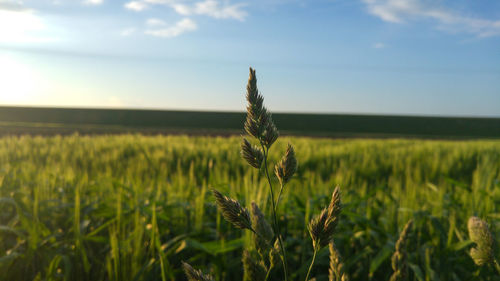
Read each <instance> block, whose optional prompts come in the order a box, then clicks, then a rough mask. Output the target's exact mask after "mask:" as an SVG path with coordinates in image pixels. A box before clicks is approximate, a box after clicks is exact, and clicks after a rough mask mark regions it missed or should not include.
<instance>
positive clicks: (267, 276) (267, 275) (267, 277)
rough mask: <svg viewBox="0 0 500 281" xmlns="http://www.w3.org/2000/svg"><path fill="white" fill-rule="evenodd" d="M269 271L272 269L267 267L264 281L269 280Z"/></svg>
mask: <svg viewBox="0 0 500 281" xmlns="http://www.w3.org/2000/svg"><path fill="white" fill-rule="evenodd" d="M271 269H273V268H272V267H271V266H270V265H269V269H268V270H267V273H266V279H264V281H267V279H269V274H270V273H271Z"/></svg>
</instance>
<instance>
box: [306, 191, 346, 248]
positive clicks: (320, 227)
mask: <svg viewBox="0 0 500 281" xmlns="http://www.w3.org/2000/svg"><path fill="white" fill-rule="evenodd" d="M341 210H342V207H341V202H340V189H339V187H336V188H335V190H334V191H333V194H332V199H331V201H330V204H329V205H328V208H325V209H323V210H322V211H321V213H320V214H319V215H318V216H316V217H314V218H313V219H312V220H311V222H310V223H309V234H310V235H311V238H312V241H313V247H314V248H315V249H316V248H317V249H321V248H323V247H325V246H326V245H328V243H330V241H332V239H333V233H334V232H335V228H336V227H337V224H338V221H339V216H340V211H341Z"/></svg>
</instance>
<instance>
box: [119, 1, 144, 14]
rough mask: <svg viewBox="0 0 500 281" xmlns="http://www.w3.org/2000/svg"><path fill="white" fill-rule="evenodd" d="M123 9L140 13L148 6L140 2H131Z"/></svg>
mask: <svg viewBox="0 0 500 281" xmlns="http://www.w3.org/2000/svg"><path fill="white" fill-rule="evenodd" d="M125 8H126V9H129V10H132V11H136V12H140V11H143V10H145V9H147V8H148V5H147V4H146V3H145V2H141V1H132V2H128V3H126V4H125Z"/></svg>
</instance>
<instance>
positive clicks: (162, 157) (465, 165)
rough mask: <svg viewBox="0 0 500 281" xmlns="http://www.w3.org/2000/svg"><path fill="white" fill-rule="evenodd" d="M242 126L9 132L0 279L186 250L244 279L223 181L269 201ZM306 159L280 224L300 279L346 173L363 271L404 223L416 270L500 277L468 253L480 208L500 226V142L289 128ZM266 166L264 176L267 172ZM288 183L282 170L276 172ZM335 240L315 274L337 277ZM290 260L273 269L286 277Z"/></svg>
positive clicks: (0, 150)
mask: <svg viewBox="0 0 500 281" xmlns="http://www.w3.org/2000/svg"><path fill="white" fill-rule="evenodd" d="M240 142H241V138H240V137H230V138H221V137H187V136H157V137H146V136H139V135H123V136H92V137H87V136H78V135H73V136H68V137H27V136H24V137H4V138H1V139H0V197H1V198H0V210H2V211H1V212H0V224H1V226H0V280H16V281H24V280H67V281H70V280H71V281H79V280H89V281H90V280H117V281H118V280H123V281H124V280H185V276H184V273H183V271H182V267H181V262H182V261H186V262H188V263H189V264H191V265H193V266H194V267H196V268H199V269H202V270H203V271H204V272H207V273H210V274H211V275H212V276H214V277H215V279H216V280H227V281H230V280H241V277H242V275H243V267H242V263H241V254H242V249H243V247H250V248H251V247H253V246H252V245H253V244H252V239H251V234H250V232H248V231H242V230H239V229H235V228H234V227H231V225H230V224H229V223H228V222H226V221H225V220H224V219H223V218H222V216H221V215H220V212H219V211H218V209H217V208H216V205H215V203H214V197H213V195H212V193H211V191H210V190H211V189H212V188H217V189H218V190H219V191H221V192H223V193H224V194H226V195H228V196H230V197H232V198H236V199H238V200H239V201H240V202H241V203H242V204H243V205H245V206H247V207H249V206H250V204H251V202H252V201H255V202H256V203H258V204H259V206H260V208H261V209H262V210H263V212H264V213H265V214H266V215H267V216H269V215H270V212H271V207H270V201H269V198H268V196H269V192H268V186H267V183H266V181H265V177H262V171H260V172H259V171H258V170H257V169H253V168H251V167H249V166H248V165H247V163H245V161H244V160H243V159H242V158H241V155H240ZM288 142H291V143H293V144H294V147H295V151H296V156H297V159H298V161H299V169H298V172H297V173H296V174H295V176H294V178H293V179H292V180H291V181H290V183H289V184H288V185H287V186H286V190H285V192H284V196H283V198H282V203H281V205H280V212H279V213H280V217H279V221H280V224H281V225H282V226H283V227H282V229H286V231H285V232H284V233H283V236H284V239H285V242H286V243H285V244H286V246H287V252H288V253H289V256H288V263H289V267H290V268H293V269H294V270H293V272H294V275H292V276H290V277H291V280H303V279H304V276H305V274H306V272H307V269H308V268H307V267H308V265H309V263H310V261H311V258H312V247H311V239H310V237H309V233H308V231H307V227H306V225H307V224H308V222H309V221H310V219H311V217H312V216H313V215H314V214H317V213H319V211H320V210H321V208H323V207H324V206H325V205H328V202H329V200H330V199H329V198H330V195H331V193H332V191H333V189H334V187H335V186H337V185H338V186H340V188H341V190H342V202H343V210H342V213H341V217H340V221H339V224H338V226H337V230H336V232H335V234H334V241H335V243H336V245H337V248H338V250H339V251H340V253H341V254H342V257H343V260H344V263H345V268H346V271H347V272H348V274H349V276H350V278H351V280H389V277H390V276H391V274H392V268H391V255H392V254H393V252H394V247H395V242H396V240H397V239H398V236H399V232H400V231H401V229H402V228H403V226H404V224H405V223H406V222H407V221H408V220H409V219H413V220H414V225H413V230H412V231H411V233H410V235H409V240H408V244H407V245H408V250H407V251H408V253H409V256H408V266H409V280H420V281H428V280H443V281H444V280H464V281H465V280H499V279H498V275H497V274H496V271H495V269H494V267H492V266H483V267H478V266H476V265H475V264H474V261H473V260H472V259H471V257H470V255H469V250H470V248H471V247H472V243H471V241H470V240H469V236H468V233H467V220H468V218H469V216H472V215H476V216H479V217H481V218H483V219H485V220H486V221H487V222H488V223H489V224H490V229H491V231H492V232H493V234H494V236H496V237H498V235H495V234H498V231H499V230H500V220H499V218H500V165H499V163H500V142H499V141H424V140H399V139H394V140H369V139H366V140H332V139H312V138H280V139H279V140H278V142H277V144H276V145H275V146H273V148H272V149H271V154H270V158H271V159H270V160H271V162H273V163H274V162H276V161H277V160H278V159H279V157H280V156H281V154H282V152H283V151H284V150H285V148H286V144H287V143H288ZM259 173H260V174H261V175H259ZM272 180H273V181H275V182H277V180H276V179H275V178H273V179H272ZM328 256H329V253H328V249H327V248H326V249H323V250H321V251H320V252H319V254H318V257H317V260H316V264H315V267H314V268H313V270H312V274H311V275H312V276H314V277H316V280H318V281H320V280H328V263H329V259H328ZM280 273H281V272H280V270H277V271H275V272H273V274H275V275H276V276H272V277H274V279H271V280H279V277H278V276H280V275H279V274H280Z"/></svg>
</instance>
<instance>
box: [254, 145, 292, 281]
mask: <svg viewBox="0 0 500 281" xmlns="http://www.w3.org/2000/svg"><path fill="white" fill-rule="evenodd" d="M260 145H261V146H262V151H264V170H265V171H266V177H267V181H268V183H269V188H270V189H271V202H272V204H273V206H272V207H273V210H272V211H273V222H274V229H275V231H276V235H277V236H278V243H279V244H280V248H281V252H282V255H281V256H282V259H281V260H282V262H283V271H284V273H285V281H288V267H287V262H286V252H285V247H284V245H283V240H282V239H281V232H280V228H279V224H278V219H277V216H276V203H275V201H274V192H273V184H272V183H271V177H270V176H269V171H268V169H267V157H268V155H269V148H268V149H266V148H265V147H264V144H262V142H261V143H260Z"/></svg>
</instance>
